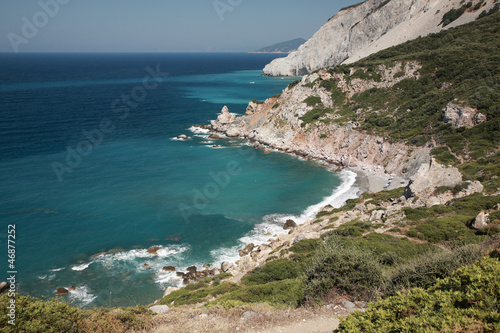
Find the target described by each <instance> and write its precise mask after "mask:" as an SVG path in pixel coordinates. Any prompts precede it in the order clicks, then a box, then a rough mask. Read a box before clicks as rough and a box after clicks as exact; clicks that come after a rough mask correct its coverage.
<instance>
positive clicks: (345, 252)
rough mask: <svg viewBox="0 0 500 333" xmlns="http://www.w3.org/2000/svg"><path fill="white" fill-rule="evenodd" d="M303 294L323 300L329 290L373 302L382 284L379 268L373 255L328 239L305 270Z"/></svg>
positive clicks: (334, 239) (344, 243) (335, 238)
mask: <svg viewBox="0 0 500 333" xmlns="http://www.w3.org/2000/svg"><path fill="white" fill-rule="evenodd" d="M305 276H306V284H305V294H306V296H307V297H309V298H313V299H316V298H321V297H325V296H327V295H328V293H330V292H331V291H332V290H333V289H335V290H337V291H339V292H341V293H346V294H349V295H352V296H355V297H359V298H361V299H375V298H376V297H377V295H378V289H379V287H380V286H381V285H382V283H383V277H382V267H381V265H380V263H379V262H378V260H377V259H376V258H375V256H374V255H373V253H371V252H370V251H366V250H362V249H360V248H359V247H357V246H355V245H352V244H351V243H349V242H344V241H342V240H341V239H340V238H339V237H330V238H329V239H328V240H327V241H326V242H325V244H324V245H322V246H321V247H320V248H319V249H318V250H317V254H316V256H315V257H314V258H313V260H312V262H311V266H310V267H309V269H308V270H307V272H306V274H305Z"/></svg>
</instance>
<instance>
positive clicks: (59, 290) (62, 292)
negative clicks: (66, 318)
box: [56, 287, 69, 296]
mask: <svg viewBox="0 0 500 333" xmlns="http://www.w3.org/2000/svg"><path fill="white" fill-rule="evenodd" d="M67 294H69V290H68V289H66V288H63V287H59V288H57V291H56V296H62V295H67Z"/></svg>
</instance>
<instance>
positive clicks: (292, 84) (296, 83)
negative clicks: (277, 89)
mask: <svg viewBox="0 0 500 333" xmlns="http://www.w3.org/2000/svg"><path fill="white" fill-rule="evenodd" d="M300 81H301V80H295V81H293V82H292V83H290V84H289V85H288V87H287V89H292V88H293V87H295V86H296V85H298V84H299V83H300Z"/></svg>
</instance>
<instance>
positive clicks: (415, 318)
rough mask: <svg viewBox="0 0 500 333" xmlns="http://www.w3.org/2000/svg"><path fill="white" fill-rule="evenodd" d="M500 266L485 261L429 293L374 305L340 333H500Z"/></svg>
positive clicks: (424, 291)
mask: <svg viewBox="0 0 500 333" xmlns="http://www.w3.org/2000/svg"><path fill="white" fill-rule="evenodd" d="M499 272H500V262H499V261H498V259H493V258H484V259H482V260H481V261H480V262H478V263H476V264H474V265H472V266H468V267H463V268H461V269H459V270H458V271H457V272H455V273H453V274H452V275H451V276H449V277H447V278H445V279H442V280H438V282H437V284H436V285H435V286H433V287H431V288H428V289H422V288H415V289H411V290H410V291H409V292H408V293H398V294H397V295H396V296H393V297H389V298H387V299H384V300H381V301H379V302H377V303H375V304H370V305H369V308H368V310H367V311H366V312H365V313H361V312H357V313H355V314H353V315H351V316H349V317H347V318H346V319H344V320H343V321H342V322H341V324H340V327H339V329H338V330H337V332H374V333H376V332H381V333H382V332H383V333H386V332H499V331H500V312H499V310H500V278H499Z"/></svg>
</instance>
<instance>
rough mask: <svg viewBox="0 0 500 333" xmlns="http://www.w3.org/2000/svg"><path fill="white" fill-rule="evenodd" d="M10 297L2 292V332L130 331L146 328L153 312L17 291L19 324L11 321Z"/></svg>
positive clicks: (0, 322)
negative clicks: (74, 304) (95, 305)
mask: <svg viewBox="0 0 500 333" xmlns="http://www.w3.org/2000/svg"><path fill="white" fill-rule="evenodd" d="M10 299H11V298H10V297H8V294H6V293H4V294H2V295H0V327H2V329H1V331H2V332H27V333H31V332H33V333H35V332H36V333H38V332H44V333H45V332H49V333H50V332H54V333H59V332H85V333H86V332H89V333H90V332H126V331H129V330H136V331H142V330H144V329H146V328H147V327H148V325H149V323H150V317H151V316H152V315H153V313H152V312H151V311H149V310H148V309H147V308H146V307H144V306H136V307H127V308H118V309H85V310H84V309H79V308H75V307H72V306H70V305H68V304H66V303H64V302H61V301H60V300H57V299H51V300H48V301H42V300H39V299H36V298H33V297H30V296H22V295H19V294H16V297H15V300H16V319H15V324H16V325H15V326H13V325H10V324H8V322H7V321H8V320H9V317H7V313H8V308H7V306H8V305H9V304H10Z"/></svg>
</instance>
